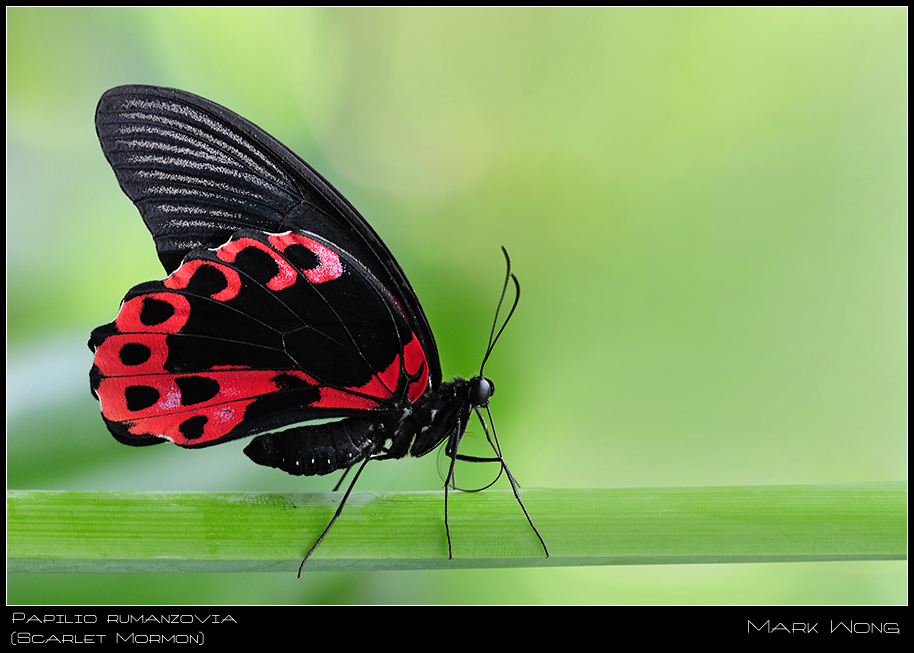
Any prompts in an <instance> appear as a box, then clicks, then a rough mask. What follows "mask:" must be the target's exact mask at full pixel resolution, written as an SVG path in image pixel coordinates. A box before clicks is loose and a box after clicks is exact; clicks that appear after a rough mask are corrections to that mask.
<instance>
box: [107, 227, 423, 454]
mask: <svg viewBox="0 0 914 653" xmlns="http://www.w3.org/2000/svg"><path fill="white" fill-rule="evenodd" d="M90 345H91V346H92V348H93V349H94V350H95V352H96V359H95V365H94V367H93V370H92V374H91V384H92V390H93V393H94V394H95V395H96V396H97V397H98V398H99V401H100V403H101V406H102V414H103V416H104V417H105V420H106V421H107V423H108V425H109V428H110V430H111V431H112V433H114V435H115V436H116V437H117V438H118V439H119V440H120V441H122V442H126V443H128V444H137V445H143V444H152V443H154V442H161V441H163V440H162V439H161V438H163V437H164V438H166V439H168V440H171V441H172V442H174V443H175V444H179V445H181V446H188V447H200V446H209V445H212V444H217V443H219V442H222V441H225V440H230V439H234V438H238V437H244V436H247V435H251V434H254V433H260V432H263V431H266V430H269V429H275V428H279V427H283V426H286V425H289V424H293V423H296V422H301V421H305V420H311V419H316V418H327V417H338V416H339V417H342V416H350V415H354V414H362V413H364V412H365V411H369V412H371V411H378V412H384V411H387V410H390V409H391V408H392V407H393V406H394V405H395V403H396V402H397V401H399V400H403V399H406V400H408V401H415V400H416V399H418V397H419V396H421V395H422V394H423V392H424V391H425V389H426V387H427V384H428V381H429V376H428V363H427V360H426V355H425V351H424V350H423V348H422V346H421V344H420V343H419V341H418V338H417V336H416V334H415V333H414V332H413V331H412V330H411V328H410V326H409V325H408V323H407V321H406V319H405V317H404V316H403V314H402V313H401V312H400V308H399V306H398V304H397V302H396V301H394V300H393V299H392V298H391V297H390V296H389V295H388V294H387V293H386V291H385V290H384V288H383V287H382V286H381V285H380V284H379V283H378V281H377V280H376V279H374V277H373V276H372V275H371V274H370V272H368V271H367V270H366V269H365V268H363V267H362V266H360V265H359V263H358V262H357V261H354V260H352V259H351V258H349V257H348V256H347V255H346V254H345V253H344V252H342V251H341V250H339V248H337V247H335V246H334V245H333V244H332V243H328V242H326V241H322V240H318V239H317V237H316V236H315V235H313V234H312V235H306V234H304V233H295V232H286V233H282V234H269V233H265V232H258V231H250V230H242V231H239V232H237V233H235V234H234V235H233V236H232V238H231V239H230V240H229V241H228V242H226V243H225V244H224V245H222V246H221V247H219V248H217V249H215V250H198V251H194V252H192V253H191V254H190V255H189V256H188V257H187V258H186V259H185V260H184V262H183V264H182V265H181V266H180V267H179V268H178V269H177V270H176V271H175V272H173V273H172V274H171V275H170V276H169V277H168V278H166V279H164V280H162V281H155V282H148V283H145V284H141V285H139V286H137V287H135V288H134V289H132V290H131V291H130V292H129V293H128V294H127V296H126V297H125V298H124V302H123V303H122V305H121V309H120V312H119V313H118V316H117V318H116V319H115V321H114V322H112V323H111V324H108V325H105V326H102V327H99V328H98V329H96V330H95V331H94V332H93V334H92V338H91V340H90Z"/></svg>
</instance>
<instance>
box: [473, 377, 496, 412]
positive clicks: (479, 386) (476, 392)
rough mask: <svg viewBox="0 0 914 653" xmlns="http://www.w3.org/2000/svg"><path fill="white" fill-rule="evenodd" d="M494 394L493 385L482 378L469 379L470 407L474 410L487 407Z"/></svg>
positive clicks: (490, 381) (488, 380) (489, 380)
mask: <svg viewBox="0 0 914 653" xmlns="http://www.w3.org/2000/svg"><path fill="white" fill-rule="evenodd" d="M494 394H495V384H494V383H492V380H491V379H487V378H486V377H484V376H476V377H473V378H472V379H470V405H471V406H472V407H474V408H477V407H482V406H487V405H488V404H489V399H490V398H491V397H492V395H494Z"/></svg>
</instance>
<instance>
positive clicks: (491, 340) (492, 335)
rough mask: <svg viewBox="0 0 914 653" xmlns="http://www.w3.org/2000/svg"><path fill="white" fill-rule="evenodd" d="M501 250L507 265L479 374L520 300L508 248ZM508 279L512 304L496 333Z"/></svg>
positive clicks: (517, 283) (517, 282) (518, 286)
mask: <svg viewBox="0 0 914 653" xmlns="http://www.w3.org/2000/svg"><path fill="white" fill-rule="evenodd" d="M501 251H502V252H503V253H504V255H505V265H506V267H507V270H506V272H505V285H504V286H503V287H502V289H501V298H500V299H499V300H498V307H497V308H496V309H495V320H494V321H493V322H492V331H491V332H490V333H489V346H488V347H487V348H486V355H485V356H483V357H482V365H480V366H479V376H483V373H482V371H483V369H484V368H485V366H486V361H487V360H489V355H490V354H491V353H492V349H493V348H494V347H495V343H496V342H498V338H499V337H500V336H501V334H502V331H504V330H505V327H506V326H508V320H510V319H511V316H512V315H514V309H516V308H517V302H518V301H520V281H518V280H517V277H516V276H514V275H513V274H512V273H511V258H510V257H509V256H508V250H506V249H505V248H504V247H502V248H501ZM509 281H514V304H513V305H512V306H511V310H510V311H508V317H506V318H505V321H504V322H503V323H502V325H501V328H500V329H498V333H496V332H495V328H496V327H497V326H498V314H499V313H500V312H501V305H502V304H503V303H504V301H505V295H506V294H507V293H508V282H509Z"/></svg>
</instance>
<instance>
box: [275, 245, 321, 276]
mask: <svg viewBox="0 0 914 653" xmlns="http://www.w3.org/2000/svg"><path fill="white" fill-rule="evenodd" d="M283 256H285V257H286V258H287V259H289V262H290V263H291V264H292V265H293V266H295V267H296V268H298V269H300V270H313V269H314V268H316V267H318V266H319V265H320V264H321V259H320V257H318V255H317V254H315V253H314V252H312V251H311V250H310V249H308V248H307V247H305V246H304V245H299V244H298V243H295V244H294V245H289V246H288V247H286V248H285V249H284V250H283Z"/></svg>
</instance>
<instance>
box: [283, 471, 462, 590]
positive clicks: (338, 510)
mask: <svg viewBox="0 0 914 653" xmlns="http://www.w3.org/2000/svg"><path fill="white" fill-rule="evenodd" d="M369 460H371V456H368V457H366V458H365V460H364V461H363V462H362V464H361V465H359V469H358V471H357V472H356V473H355V478H353V479H352V482H351V483H349V488H348V489H347V490H346V494H344V495H343V500H342V501H340V505H339V507H338V508H337V509H336V513H334V515H333V519H331V520H330V523H329V524H327V528H325V529H324V532H323V533H321V536H320V537H319V538H317V542H315V543H314V546H312V547H311V548H310V549H309V550H308V553H306V554H305V558H304V560H302V561H301V564H300V565H299V566H298V577H299V578H301V570H302V569H303V568H304V566H305V563H306V562H308V558H310V557H311V554H312V553H314V550H315V549H317V546H318V545H319V544H320V543H321V542H323V541H324V537H326V535H327V533H329V532H330V527H331V526H333V523H334V522H335V521H336V519H337V517H339V516H340V514H341V513H342V512H343V506H345V505H346V499H348V498H349V495H350V494H351V493H352V488H354V487H355V482H356V481H357V480H359V475H360V474H361V473H362V470H363V469H365V465H367V464H368V461H369ZM350 469H351V468H350ZM347 473H348V470H347ZM343 476H344V477H345V474H343ZM342 482H343V479H342V478H341V479H340V483H342ZM337 487H339V483H337ZM445 498H447V495H445ZM446 506H447V504H445V507H446Z"/></svg>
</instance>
